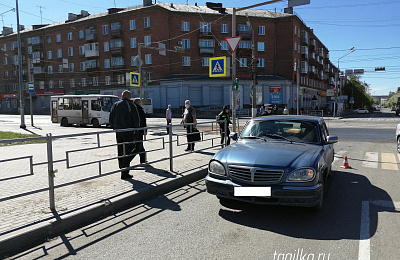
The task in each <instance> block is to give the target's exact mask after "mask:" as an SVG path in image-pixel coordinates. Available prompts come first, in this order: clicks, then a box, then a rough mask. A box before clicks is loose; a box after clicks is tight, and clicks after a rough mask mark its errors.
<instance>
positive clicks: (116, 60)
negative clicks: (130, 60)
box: [111, 56, 125, 67]
mask: <svg viewBox="0 0 400 260" xmlns="http://www.w3.org/2000/svg"><path fill="white" fill-rule="evenodd" d="M124 65H125V60H124V57H122V56H118V57H111V66H113V67H120V66H124Z"/></svg>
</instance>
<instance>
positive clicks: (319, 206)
mask: <svg viewBox="0 0 400 260" xmlns="http://www.w3.org/2000/svg"><path fill="white" fill-rule="evenodd" d="M327 177H328V176H326V175H325V176H324V179H323V181H322V187H321V194H320V198H319V202H318V204H317V205H315V206H313V207H312V208H311V210H312V211H313V212H321V211H322V208H323V205H324V197H325V184H326V183H327Z"/></svg>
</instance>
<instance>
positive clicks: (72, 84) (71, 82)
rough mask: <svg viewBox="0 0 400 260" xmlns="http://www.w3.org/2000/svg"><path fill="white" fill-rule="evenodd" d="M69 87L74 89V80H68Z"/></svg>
mask: <svg viewBox="0 0 400 260" xmlns="http://www.w3.org/2000/svg"><path fill="white" fill-rule="evenodd" d="M69 85H70V86H71V88H74V87H75V79H70V80H69Z"/></svg>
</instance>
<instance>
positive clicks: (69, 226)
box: [0, 169, 207, 259]
mask: <svg viewBox="0 0 400 260" xmlns="http://www.w3.org/2000/svg"><path fill="white" fill-rule="evenodd" d="M206 175H207V169H200V170H197V171H194V172H192V173H190V174H187V175H184V176H179V177H177V178H175V179H173V180H170V181H165V182H163V183H161V184H159V185H157V186H152V187H150V188H145V189H143V190H140V191H138V192H137V193H135V194H132V195H129V196H126V197H123V198H120V199H118V198H117V199H114V200H113V201H112V202H110V203H107V204H106V203H105V204H102V205H96V206H92V207H90V208H89V209H88V210H85V211H83V212H80V213H77V214H73V215H68V216H65V217H64V218H63V219H60V220H57V221H55V222H52V223H48V224H47V225H45V226H41V227H39V228H34V227H32V229H31V230H29V231H27V232H24V233H21V234H18V235H16V236H13V237H10V238H9V239H6V240H3V241H1V242H0V259H4V258H6V257H9V256H11V255H15V254H17V253H20V252H23V251H25V250H28V249H30V248H32V247H34V246H37V245H39V244H41V243H44V242H45V241H47V240H48V239H49V238H52V237H56V236H58V235H61V234H63V233H66V232H68V231H71V230H74V229H78V228H79V227H82V226H84V225H87V224H89V223H93V222H95V221H98V220H100V219H102V218H104V217H107V216H109V215H111V214H114V213H115V212H118V211H122V210H124V209H126V208H128V207H130V206H133V205H137V204H139V203H140V202H142V201H144V200H148V199H151V198H154V197H157V196H160V195H163V194H166V193H168V192H171V191H173V190H175V189H178V188H180V187H183V186H185V185H188V184H190V183H192V182H195V181H198V180H200V179H202V178H204V177H205V176H206Z"/></svg>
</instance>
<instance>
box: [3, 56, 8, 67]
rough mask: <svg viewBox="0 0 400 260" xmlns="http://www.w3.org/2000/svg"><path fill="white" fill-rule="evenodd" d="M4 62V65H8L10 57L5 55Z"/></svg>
mask: <svg viewBox="0 0 400 260" xmlns="http://www.w3.org/2000/svg"><path fill="white" fill-rule="evenodd" d="M3 64H4V65H7V64H8V59H7V57H4V58H3Z"/></svg>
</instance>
